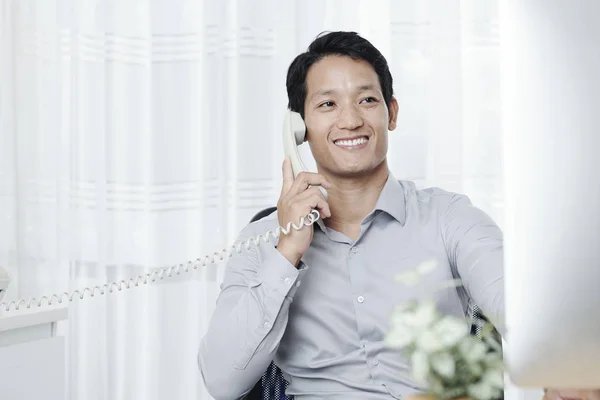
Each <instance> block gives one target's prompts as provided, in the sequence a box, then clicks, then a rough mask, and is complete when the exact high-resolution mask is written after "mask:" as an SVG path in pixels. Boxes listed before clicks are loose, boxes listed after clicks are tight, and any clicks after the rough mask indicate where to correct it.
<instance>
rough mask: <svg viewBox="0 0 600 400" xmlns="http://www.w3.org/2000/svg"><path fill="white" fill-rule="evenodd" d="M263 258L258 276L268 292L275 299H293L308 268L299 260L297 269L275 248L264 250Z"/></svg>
mask: <svg viewBox="0 0 600 400" xmlns="http://www.w3.org/2000/svg"><path fill="white" fill-rule="evenodd" d="M263 257H264V258H263V260H262V262H261V263H260V270H259V273H258V276H259V279H260V281H261V282H262V283H263V284H264V285H266V286H267V287H268V288H269V290H268V292H270V293H273V296H275V297H277V298H282V297H286V296H287V297H294V294H295V293H296V290H297V289H298V286H299V284H298V282H299V280H300V278H301V277H302V276H303V275H304V274H305V273H306V270H307V269H308V266H307V265H306V264H305V263H304V262H303V261H302V260H300V263H299V264H298V268H296V267H294V265H292V263H290V262H289V260H288V259H287V258H285V257H284V256H283V254H281V253H280V252H279V250H277V249H276V248H275V247H271V248H269V249H268V250H267V249H265V251H264V254H263Z"/></svg>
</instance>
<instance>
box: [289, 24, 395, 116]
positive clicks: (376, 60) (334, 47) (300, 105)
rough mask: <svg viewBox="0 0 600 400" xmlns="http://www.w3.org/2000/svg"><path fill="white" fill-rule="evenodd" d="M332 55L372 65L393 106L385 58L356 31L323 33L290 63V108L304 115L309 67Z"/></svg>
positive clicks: (386, 98)
mask: <svg viewBox="0 0 600 400" xmlns="http://www.w3.org/2000/svg"><path fill="white" fill-rule="evenodd" d="M330 55H341V56H348V57H350V58H352V59H354V60H358V59H360V60H364V61H367V62H368V63H369V64H371V66H372V67H373V69H375V72H376V73H377V75H378V76H379V84H380V85H381V91H382V92H383V100H384V101H385V103H386V105H387V106H388V108H389V106H390V102H391V100H392V95H393V88H392V86H393V80H392V74H391V73H390V69H389V67H388V63H387V61H386V59H385V57H384V56H383V55H382V54H381V52H380V51H379V50H377V48H376V47H375V46H373V45H372V44H371V42H369V41H368V40H367V39H365V38H363V37H361V36H360V35H358V34H357V33H356V32H343V31H340V32H329V33H327V34H324V35H323V34H320V35H319V36H317V38H316V39H315V40H314V41H313V42H312V43H311V44H310V46H308V50H307V51H306V52H304V53H302V54H299V55H298V56H297V57H296V58H295V59H294V61H292V63H291V64H290V67H289V68H288V73H287V79H286V86H287V94H288V108H289V109H290V110H292V111H295V112H298V113H300V115H302V118H304V102H305V100H306V92H307V89H306V75H307V74H308V70H309V69H310V67H311V66H312V65H313V64H315V63H316V62H318V61H320V60H322V59H323V58H325V57H326V56H330Z"/></svg>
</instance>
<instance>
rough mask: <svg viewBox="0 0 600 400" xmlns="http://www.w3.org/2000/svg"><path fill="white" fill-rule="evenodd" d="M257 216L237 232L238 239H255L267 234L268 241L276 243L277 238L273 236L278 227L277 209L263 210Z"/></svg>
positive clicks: (264, 236)
mask: <svg viewBox="0 0 600 400" xmlns="http://www.w3.org/2000/svg"><path fill="white" fill-rule="evenodd" d="M263 211H264V212H262V213H261V214H262V215H260V216H258V218H257V217H256V216H255V218H256V219H255V220H254V221H252V222H250V223H248V224H247V225H246V226H244V227H243V228H242V230H241V231H240V234H239V238H238V240H239V241H246V240H248V239H257V238H259V237H262V238H263V239H264V238H266V236H269V241H270V242H273V243H274V244H277V242H278V240H277V239H276V238H275V237H274V236H275V234H276V231H277V228H278V227H279V221H278V219H277V210H276V209H274V210H273V211H270V210H263Z"/></svg>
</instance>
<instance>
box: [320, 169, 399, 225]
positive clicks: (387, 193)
mask: <svg viewBox="0 0 600 400" xmlns="http://www.w3.org/2000/svg"><path fill="white" fill-rule="evenodd" d="M377 210H379V211H384V212H386V213H388V214H389V215H391V216H392V217H393V218H394V219H396V221H398V222H400V224H402V225H404V223H405V222H406V199H405V196H404V188H403V187H402V185H401V184H400V182H398V180H396V178H395V177H394V175H393V174H392V172H391V171H390V172H389V173H388V178H387V181H386V182H385V185H384V186H383V189H382V190H381V193H380V194H379V199H377V203H376V204H375V209H374V211H377ZM317 225H319V227H320V228H321V229H322V230H323V232H327V229H325V224H324V223H323V220H322V219H321V218H319V219H318V220H317Z"/></svg>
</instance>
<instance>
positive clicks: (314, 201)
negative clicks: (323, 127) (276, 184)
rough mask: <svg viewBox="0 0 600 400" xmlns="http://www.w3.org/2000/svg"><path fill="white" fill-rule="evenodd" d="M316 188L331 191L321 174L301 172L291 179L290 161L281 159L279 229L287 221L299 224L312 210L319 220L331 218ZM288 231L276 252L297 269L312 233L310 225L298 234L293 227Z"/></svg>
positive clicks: (325, 202) (292, 174) (292, 175)
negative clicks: (317, 214)
mask: <svg viewBox="0 0 600 400" xmlns="http://www.w3.org/2000/svg"><path fill="white" fill-rule="evenodd" d="M311 186H312V187H311ZM315 186H323V187H324V188H325V189H329V188H331V184H330V183H329V182H328V181H327V179H325V177H324V176H323V175H319V174H315V173H311V172H300V173H299V174H298V176H297V177H296V179H294V173H293V171H292V165H291V163H290V161H289V159H287V158H286V159H285V160H284V162H283V185H282V187H281V195H280V197H279V201H278V202H277V215H278V219H279V225H280V226H282V227H284V228H285V227H287V224H288V223H289V222H292V223H294V224H296V225H298V224H299V223H300V218H302V217H306V216H307V215H308V214H309V213H310V212H311V211H312V210H313V209H317V210H318V211H319V213H320V214H321V218H327V217H330V216H331V211H330V210H329V204H327V201H326V200H325V196H323V193H321V191H320V190H319V188H318V187H315ZM290 229H291V232H290V233H289V234H287V235H285V234H283V233H282V234H281V235H280V237H279V243H278V245H277V249H278V250H279V252H280V253H281V254H283V256H284V257H285V258H287V259H288V260H289V261H290V262H291V263H292V264H293V265H294V266H296V267H297V266H298V263H299V261H300V258H301V257H302V255H303V254H304V252H305V251H306V249H308V246H310V242H311V241H312V237H313V232H314V230H313V226H312V225H311V226H305V227H303V228H302V229H300V230H299V231H297V230H295V229H294V228H293V227H291V228H290Z"/></svg>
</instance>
